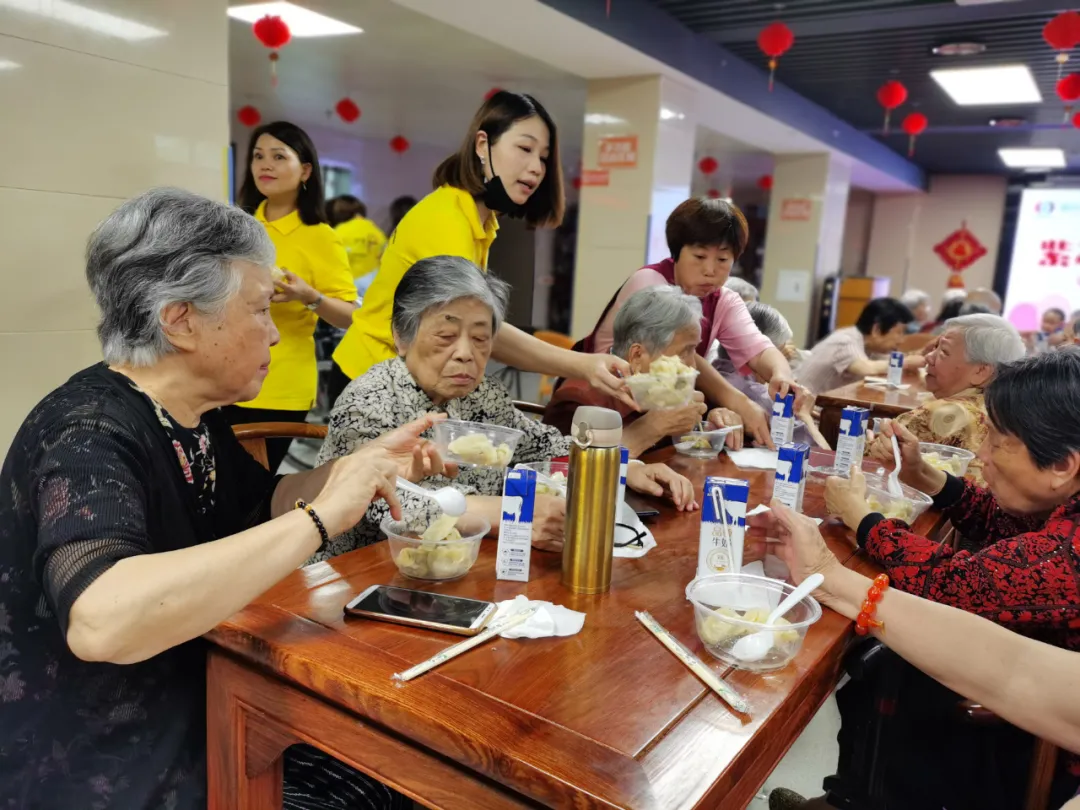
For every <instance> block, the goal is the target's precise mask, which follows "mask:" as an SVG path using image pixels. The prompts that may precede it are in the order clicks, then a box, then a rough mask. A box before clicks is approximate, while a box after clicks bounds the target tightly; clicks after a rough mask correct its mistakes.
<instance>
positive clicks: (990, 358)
mask: <svg viewBox="0 0 1080 810" xmlns="http://www.w3.org/2000/svg"><path fill="white" fill-rule="evenodd" d="M1024 354H1025V348H1024V341H1023V339H1022V338H1021V337H1020V333H1019V332H1017V331H1016V327H1014V326H1013V325H1012V324H1011V323H1009V322H1008V321H1007V320H1005V319H1004V318H1002V317H999V316H998V315H989V314H985V313H981V314H977V315H963V316H961V317H959V318H953V319H952V320H951V321H946V323H945V332H944V334H942V336H941V337H940V338H938V341H937V345H936V346H935V347H934V348H933V350H932V351H930V352H929V353H927V355H926V389H927V390H928V391H929V392H930V393H931V394H933V395H934V399H932V400H930V401H929V402H927V403H925V404H924V405H921V406H920V407H918V408H916V409H915V410H913V411H908V412H907V413H905V414H903V415H902V416H899V417H897V419H896V421H897V422H899V423H900V424H901V425H903V426H904V427H905V428H907V429H908V430H909V431H911V433H912V434H914V435H915V437H916V438H918V440H919V441H921V442H929V443H930V444H943V445H947V446H949V447H960V448H962V449H964V450H970V451H971V452H972V453H977V452H978V450H979V446H980V445H981V444H982V443H983V440H984V439H985V438H986V431H987V418H986V401H985V399H984V397H983V392H984V390H985V389H986V386H987V385H989V384H990V381H991V380H993V378H994V374H995V371H996V369H997V368H998V366H1001V365H1003V364H1006V363H1013V362H1016V361H1017V360H1020V359H1021V358H1023V357H1024ZM867 455H869V456H870V457H872V458H875V459H877V460H879V461H891V460H892V457H893V451H892V442H891V441H890V440H889V439H888V438H887V437H885V436H878V437H876V438H873V439H872V440H871V441H870V442H869V444H868V446H867ZM967 475H968V477H969V478H971V479H972V480H973V481H975V482H976V483H979V484H981V483H983V478H982V462H981V461H980V460H979V459H978V458H976V459H974V460H973V461H972V462H971V465H970V466H969V467H968V472H967Z"/></svg>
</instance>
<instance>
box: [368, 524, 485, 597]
mask: <svg viewBox="0 0 1080 810" xmlns="http://www.w3.org/2000/svg"><path fill="white" fill-rule="evenodd" d="M440 521H446V522H444V523H443V524H441V525H437V524H439V522H440ZM381 528H382V531H383V534H385V535H386V542H387V543H388V544H389V547H390V556H391V558H393V560H394V565H396V566H397V569H398V571H400V572H401V573H402V574H404V575H405V576H407V577H411V578H412V579H426V580H434V581H438V580H444V579H457V578H458V577H463V576H465V575H466V574H467V573H469V569H470V568H472V567H473V563H475V562H476V557H477V555H478V554H479V553H480V542H481V541H482V540H483V539H484V538H485V537H486V536H487V534H488V532H489V531H491V524H490V523H489V522H488V521H487V520H486V519H485V518H482V517H478V516H476V515H469V514H465V515H462V516H461V517H460V518H458V519H457V521H456V524H455V525H452V526H451V524H450V522H449V519H447V518H444V517H440V518H437V519H436V520H434V521H431V522H428V521H427V520H425V519H413V520H408V519H406V520H394V519H393V518H387V519H386V520H384V521H383V522H382V526H381Z"/></svg>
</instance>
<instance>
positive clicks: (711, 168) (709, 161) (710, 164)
mask: <svg viewBox="0 0 1080 810" xmlns="http://www.w3.org/2000/svg"><path fill="white" fill-rule="evenodd" d="M697 167H698V168H699V169H701V173H702V174H712V173H713V172H715V171H716V170H717V169H718V168H720V164H719V163H717V162H716V158H714V157H703V158H702V159H701V160H699V161H698V165H697Z"/></svg>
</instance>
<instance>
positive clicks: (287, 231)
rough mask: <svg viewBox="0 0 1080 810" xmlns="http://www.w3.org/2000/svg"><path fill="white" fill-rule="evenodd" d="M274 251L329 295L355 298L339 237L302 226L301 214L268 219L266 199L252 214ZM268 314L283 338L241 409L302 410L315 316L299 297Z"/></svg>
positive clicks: (311, 372)
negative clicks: (260, 382)
mask: <svg viewBox="0 0 1080 810" xmlns="http://www.w3.org/2000/svg"><path fill="white" fill-rule="evenodd" d="M255 218H256V219H257V220H259V222H261V223H263V225H264V226H265V227H266V231H267V233H268V234H270V241H271V242H273V243H274V247H275V248H276V249H277V265H278V267H280V268H282V269H283V270H288V271H289V272H291V273H295V274H296V275H298V276H300V278H302V279H303V280H304V281H306V282H307V283H308V284H310V285H311V286H312V287H314V288H315V289H316V290H318V291H319V292H321V293H322V294H323V295H325V296H326V297H327V298H339V299H341V300H342V301H355V300H356V286H355V285H354V284H353V277H352V273H351V272H350V271H349V258H348V256H346V255H345V248H344V246H343V245H342V244H341V237H340V236H338V235H337V234H336V233H335V232H334V229H333V228H331V227H330V226H329V225H326V224H322V223H320V224H318V225H305V224H304V223H303V222H302V221H301V220H300V214H299V213H297V212H296V211H293V212H292V213H291V214H289V215H288V216H284V217H282V218H281V219H275V220H274V221H273V222H267V221H266V203H265V202H263V204H262V205H260V206H259V208H258V210H257V211H256V212H255ZM270 314H271V316H273V318H274V324H275V325H276V326H277V328H278V332H280V333H281V340H280V342H279V343H278V344H277V345H276V346H273V347H271V349H270V373H269V374H267V375H266V379H265V380H264V381H263V386H262V390H260V391H259V395H258V396H257V397H255V399H253V400H251V401H250V402H240V403H237V404H238V405H239V406H240V407H242V408H267V409H272V410H280V411H306V410H308V409H309V408H311V406H312V404H314V402H315V394H316V391H317V389H318V384H319V383H318V370H317V369H316V367H315V324H316V323H317V322H318V320H319V316H318V315H316V314H315V313H314V312H312V311H311V310H309V309H308V308H307V307H305V306H304V305H303V304H301V303H300V302H299V301H289V302H288V303H284V304H271V305H270Z"/></svg>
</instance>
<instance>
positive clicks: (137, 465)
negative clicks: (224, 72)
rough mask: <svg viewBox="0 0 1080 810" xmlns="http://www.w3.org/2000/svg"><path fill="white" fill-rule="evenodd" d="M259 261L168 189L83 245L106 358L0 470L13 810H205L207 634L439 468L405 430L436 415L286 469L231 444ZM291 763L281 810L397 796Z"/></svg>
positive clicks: (251, 383)
mask: <svg viewBox="0 0 1080 810" xmlns="http://www.w3.org/2000/svg"><path fill="white" fill-rule="evenodd" d="M273 265H274V247H273V245H272V243H271V242H270V238H269V237H268V236H267V234H266V231H265V229H264V228H263V227H262V226H261V225H260V224H259V223H258V222H257V221H256V220H255V219H254V218H252V217H251V216H249V215H248V214H245V213H244V212H242V211H241V210H240V209H238V208H233V207H231V206H227V205H224V204H222V203H217V202H213V201H211V200H207V199H204V198H202V197H199V196H197V195H195V194H191V193H188V192H185V191H180V190H176V189H158V190H154V191H150V192H147V193H145V194H143V195H142V196H140V197H137V198H135V199H133V200H130V201H128V202H126V203H124V204H123V205H121V206H120V207H119V208H118V209H117V210H116V211H115V212H114V213H113V214H112V215H111V216H110V217H109V218H108V219H106V220H105V222H104V223H102V224H101V225H100V226H99V227H98V229H97V230H96V231H95V232H94V234H93V236H92V237H91V238H90V243H89V247H88V249H87V254H86V276H87V280H88V281H89V283H90V288H91V289H92V290H93V292H94V295H95V297H96V299H97V304H98V307H99V309H100V310H101V321H100V325H99V326H98V335H99V337H100V339H101V346H102V351H103V353H104V357H105V362H104V363H102V364H98V365H95V366H92V367H91V368H88V369H85V370H83V371H80V372H79V373H78V374H76V375H75V376H73V377H72V378H71V379H70V380H68V381H67V382H66V383H64V384H63V385H61V386H60V387H59V388H57V389H56V390H55V391H53V392H52V393H51V394H49V395H48V396H47V397H45V399H44V400H42V401H41V402H40V403H39V404H38V405H36V406H35V407H34V409H33V410H32V411H31V413H30V415H29V416H28V417H27V418H26V420H25V422H23V425H22V427H21V428H20V429H19V431H18V433H17V435H16V436H15V439H14V441H13V442H12V445H11V449H10V450H9V452H8V454H7V458H6V460H5V462H4V466H3V471H2V473H0V582H2V583H3V585H2V587H0V602H2V604H0V638H2V640H3V643H2V644H0V701H2V702H3V706H4V709H3V718H4V719H3V722H2V723H0V751H2V752H3V753H2V755H0V763H2V764H0V796H3V797H5V798H6V799H8V800H13V801H14V802H15V805H14V806H18V807H34V808H43V809H45V810H48V809H49V808H55V809H56V810H69V808H74V807H90V806H101V807H104V806H106V805H108V806H109V807H124V808H133V809H134V808H146V809H147V810H150V808H162V807H169V808H176V809H177V810H196V808H205V807H206V723H205V718H206V690H205V683H206V681H205V669H206V651H205V647H204V645H203V644H202V642H201V641H200V640H199V639H200V636H202V635H203V634H204V633H206V632H207V631H209V630H211V629H212V628H213V627H214V626H215V625H217V624H218V623H219V622H222V621H224V620H225V619H227V618H228V617H229V616H231V615H233V614H234V613H236V612H237V611H238V610H240V609H242V608H243V607H244V606H245V605H247V604H248V603H249V602H250V601H252V600H253V599H255V598H256V597H257V596H259V594H261V593H263V592H264V591H266V590H267V589H268V588H269V587H270V586H271V585H273V584H274V583H276V582H277V581H278V580H280V579H281V578H283V577H285V576H286V575H288V574H289V573H290V572H292V571H294V570H295V569H296V568H297V566H299V565H301V564H302V563H303V561H304V560H305V559H306V558H307V557H309V556H310V555H311V554H312V553H313V552H314V551H315V550H316V549H317V548H319V546H320V545H322V543H323V542H324V540H325V539H326V538H327V536H328V535H330V534H338V533H340V532H342V531H345V530H346V529H348V528H349V527H351V526H353V525H354V524H355V523H356V522H357V521H358V520H360V518H361V517H362V516H363V514H364V512H365V511H366V509H367V506H368V504H369V503H371V502H372V501H373V500H375V499H376V498H385V499H386V501H387V504H388V506H387V508H388V509H393V510H394V511H397V509H398V506H397V500H396V496H395V477H396V476H400V475H404V476H406V477H409V478H411V479H419V478H421V477H423V476H424V475H427V474H428V473H431V472H440V471H441V470H442V466H441V464H440V462H439V459H438V455H437V454H433V453H432V452H431V451H430V449H429V448H427V447H426V445H424V444H423V443H422V442H421V441H420V439H419V435H420V433H421V432H422V431H424V430H426V429H427V428H429V427H430V426H431V424H432V421H431V419H430V418H428V419H423V420H420V421H418V422H416V423H414V424H411V425H407V426H405V427H404V428H403V429H402V430H401V431H398V432H396V433H394V434H391V435H390V436H387V437H384V438H383V439H382V440H381V441H380V442H376V443H372V444H370V445H368V446H366V447H365V448H363V450H361V451H360V452H357V453H356V454H354V455H352V456H349V457H346V458H342V459H340V460H338V461H336V462H335V463H333V464H327V465H325V466H323V467H321V468H319V469H317V470H314V471H312V472H307V473H300V474H297V475H290V476H284V477H281V478H277V477H274V476H273V475H271V474H270V473H269V472H268V471H267V470H265V469H264V468H263V467H262V466H261V465H259V464H258V463H257V462H256V461H255V460H254V459H253V458H252V457H251V456H250V455H248V454H247V453H246V452H245V451H244V450H243V448H242V447H241V446H240V444H239V443H238V442H237V440H236V438H235V437H234V436H233V433H232V430H231V429H230V428H229V426H228V424H227V423H226V421H225V418H224V417H223V416H222V414H221V413H220V411H219V408H220V407H221V406H224V405H228V404H230V403H233V402H237V401H242V400H249V399H251V398H252V397H254V396H255V395H257V394H258V393H259V388H260V386H261V385H262V381H263V379H264V378H265V377H266V373H267V367H268V364H269V361H270V347H271V346H272V345H273V344H274V343H275V342H276V341H277V339H278V334H277V329H276V328H275V327H274V322H273V320H272V319H271V317H270V300H271V297H272V296H273V295H274V284H273V281H272V280H271V275H270V271H271V268H272V267H273ZM414 453H415V454H416V455H415V456H414ZM301 763H303V764H301ZM324 764H325V765H326V767H325V768H324V767H322V765H324ZM300 771H303V773H304V775H300ZM316 771H318V773H319V774H320V776H319V777H318V778H317V779H315V780H314V781H308V780H309V776H310V775H311V774H312V773H314V772H316ZM284 773H285V790H284V796H285V807H286V808H299V807H307V806H319V807H330V808H332V807H336V806H345V805H344V804H342V803H345V804H347V806H349V807H361V808H385V807H397V806H403V805H402V802H403V798H402V797H400V796H398V795H397V794H395V793H393V791H391V790H389V789H388V788H386V787H385V786H383V785H380V784H378V783H376V782H373V781H372V780H369V779H368V778H367V777H364V776H362V775H360V774H357V773H355V772H353V771H351V770H350V769H348V768H347V767H346V766H344V765H341V764H340V763H333V761H332V760H329V759H328V758H326V757H325V755H319V754H318V753H317V752H315V751H314V749H308V748H301V749H289V751H288V752H287V753H286V757H285V768H284ZM319 784H322V785H327V784H332V785H333V786H334V787H333V794H334V795H329V794H327V793H325V792H324V788H321V787H319ZM358 796H359V797H360V798H357V797H358Z"/></svg>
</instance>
